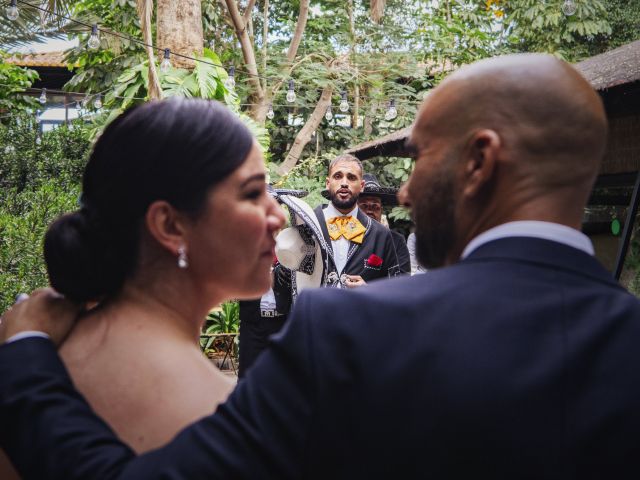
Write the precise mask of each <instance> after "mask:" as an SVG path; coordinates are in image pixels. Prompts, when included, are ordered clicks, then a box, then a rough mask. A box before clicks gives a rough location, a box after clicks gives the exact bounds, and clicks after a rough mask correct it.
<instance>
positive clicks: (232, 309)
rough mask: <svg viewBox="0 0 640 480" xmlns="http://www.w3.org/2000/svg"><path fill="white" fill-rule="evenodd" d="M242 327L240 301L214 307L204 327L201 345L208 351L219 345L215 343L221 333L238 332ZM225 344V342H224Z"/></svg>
mask: <svg viewBox="0 0 640 480" xmlns="http://www.w3.org/2000/svg"><path fill="white" fill-rule="evenodd" d="M239 328H240V305H239V304H238V302H225V303H223V304H222V306H221V307H220V309H214V310H212V311H211V312H209V315H207V318H206V320H205V323H204V326H203V328H202V333H203V334H205V336H203V337H202V338H201V339H200V347H201V348H202V349H203V350H204V351H207V350H209V349H212V348H215V347H217V345H216V344H215V341H216V337H215V336H214V335H218V334H221V333H238V329H239ZM222 344H223V345H224V344H225V343H224V342H222Z"/></svg>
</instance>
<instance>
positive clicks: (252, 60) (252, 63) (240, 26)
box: [225, 0, 265, 103]
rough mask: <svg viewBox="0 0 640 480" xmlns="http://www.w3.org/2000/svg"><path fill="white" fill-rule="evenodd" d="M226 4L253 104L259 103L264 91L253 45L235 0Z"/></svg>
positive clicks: (226, 1) (229, 0)
mask: <svg viewBox="0 0 640 480" xmlns="http://www.w3.org/2000/svg"><path fill="white" fill-rule="evenodd" d="M225 3H226V4H227V10H228V11H229V15H230V16H231V21H232V22H233V27H234V29H235V31H236V36H237V37H238V40H239V41H240V48H241V49H242V56H243V57H244V63H245V66H246V68H247V71H248V72H249V83H250V84H251V87H252V88H253V92H254V95H253V96H254V100H257V102H255V103H261V102H262V99H263V98H264V95H265V94H264V90H263V89H262V85H261V84H260V78H259V75H258V65H257V64H256V55H255V52H254V50H253V44H252V43H251V39H250V38H249V34H248V33H247V24H246V23H245V21H244V19H243V17H242V15H240V11H239V10H238V4H237V3H236V0H225Z"/></svg>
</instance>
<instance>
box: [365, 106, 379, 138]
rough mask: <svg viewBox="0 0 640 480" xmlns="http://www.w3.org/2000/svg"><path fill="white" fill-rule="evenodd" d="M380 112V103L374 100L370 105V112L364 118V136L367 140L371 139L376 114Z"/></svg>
mask: <svg viewBox="0 0 640 480" xmlns="http://www.w3.org/2000/svg"><path fill="white" fill-rule="evenodd" d="M377 110H378V101H377V100H372V101H371V103H370V104H369V112H368V113H367V115H366V116H365V117H364V135H365V139H367V140H368V139H369V137H371V134H372V133H373V122H374V120H375V119H376V112H377Z"/></svg>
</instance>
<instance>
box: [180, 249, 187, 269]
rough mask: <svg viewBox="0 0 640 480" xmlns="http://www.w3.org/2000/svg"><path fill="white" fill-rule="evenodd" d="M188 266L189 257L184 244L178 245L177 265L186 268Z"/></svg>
mask: <svg viewBox="0 0 640 480" xmlns="http://www.w3.org/2000/svg"><path fill="white" fill-rule="evenodd" d="M188 266H189V259H188V258H187V252H186V251H185V248H184V245H181V246H180V247H178V267H179V268H187V267H188Z"/></svg>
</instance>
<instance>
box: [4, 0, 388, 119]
mask: <svg viewBox="0 0 640 480" xmlns="http://www.w3.org/2000/svg"><path fill="white" fill-rule="evenodd" d="M18 3H20V4H23V5H27V6H29V7H31V8H34V9H36V10H39V11H41V12H43V13H46V14H48V15H51V16H57V17H58V18H62V19H64V20H66V21H68V22H72V23H75V24H78V25H81V26H83V27H85V28H87V29H91V35H90V36H89V39H88V40H87V48H89V49H90V50H98V49H99V48H100V45H101V42H100V33H104V34H107V35H112V36H114V37H117V38H120V39H124V40H128V41H130V42H133V43H136V44H139V45H142V46H144V47H147V48H151V49H154V50H156V51H158V52H162V56H163V59H162V62H161V63H160V70H161V71H162V72H163V73H166V72H168V71H169V70H170V69H171V55H174V56H176V57H180V58H184V59H188V60H191V61H193V62H201V63H204V64H207V65H210V66H214V67H219V68H222V69H224V68H225V67H224V65H221V64H217V63H215V62H212V61H208V60H205V59H202V58H195V57H191V56H188V55H183V54H180V53H178V52H171V50H170V49H169V48H162V47H159V46H154V45H151V44H148V43H146V42H144V41H142V40H140V39H138V38H135V37H132V36H130V35H126V34H123V33H120V32H115V31H113V30H107V29H101V28H99V27H98V24H97V23H94V24H89V23H86V22H83V21H81V20H77V19H75V18H72V17H70V16H67V15H64V14H62V13H59V12H55V11H52V10H49V9H47V8H44V7H42V6H40V5H35V4H32V3H30V2H27V1H26V0H10V3H9V6H7V8H6V15H7V18H9V19H10V20H12V21H15V20H17V19H18V17H19V16H20V11H19V8H18ZM236 71H238V72H242V73H244V74H246V75H248V76H253V77H256V78H260V79H264V80H273V79H274V78H275V77H274V78H269V77H265V76H263V75H259V74H255V73H252V72H248V71H245V70H239V69H236V68H235V67H234V66H231V67H230V68H229V70H228V72H227V74H228V78H227V79H226V80H225V86H226V87H227V88H228V89H233V88H234V87H235V73H236ZM278 80H279V78H278ZM69 93H71V92H69ZM102 93H104V92H102ZM97 95H100V94H97ZM116 98H121V97H116ZM286 99H287V102H289V103H294V102H295V101H296V93H295V89H294V81H293V79H290V80H289V82H288V90H287V94H286ZM136 100H138V99H136ZM140 100H143V99H140ZM273 106H275V105H272V106H270V109H269V112H268V114H267V117H268V118H273V115H275V113H274V112H273ZM296 106H303V105H296ZM339 109H340V111H341V112H347V111H349V103H348V100H347V92H346V91H343V92H342V93H341V101H340V105H339ZM326 116H327V117H330V116H332V113H331V107H329V109H328V110H327V113H326ZM396 116H397V109H396V107H395V100H393V99H392V100H390V101H389V107H388V109H387V112H386V113H385V118H386V117H390V118H389V120H391V119H393V118H395V117H396Z"/></svg>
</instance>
